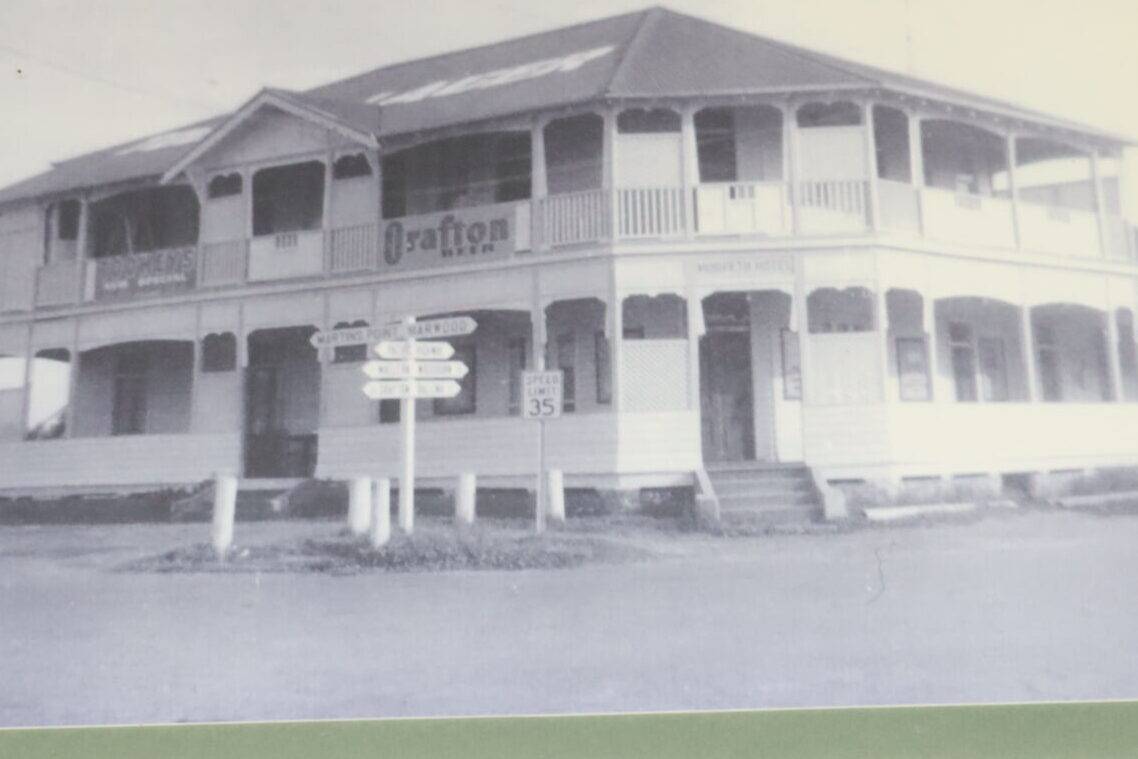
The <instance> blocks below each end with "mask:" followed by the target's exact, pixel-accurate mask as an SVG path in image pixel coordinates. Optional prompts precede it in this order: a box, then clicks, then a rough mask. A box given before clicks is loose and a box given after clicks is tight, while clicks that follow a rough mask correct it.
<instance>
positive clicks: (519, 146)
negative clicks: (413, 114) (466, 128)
mask: <svg viewBox="0 0 1138 759" xmlns="http://www.w3.org/2000/svg"><path fill="white" fill-rule="evenodd" d="M530 160H531V157H530V134H529V132H506V131H503V132H485V133H479V134H468V135H462V136H459V137H449V138H446V139H441V140H435V141H432V142H428V143H424V144H421V145H416V146H414V147H410V148H406V149H404V150H400V151H398V152H395V153H391V154H390V155H386V156H384V157H383V171H382V176H383V217H384V218H385V219H392V218H397V217H401V216H414V215H416V214H426V213H433V212H435V211H445V210H450V209H452V208H465V207H471V206H484V205H490V204H493V203H505V202H509V201H514V200H525V199H526V198H528V197H529V196H530V171H531V167H530Z"/></svg>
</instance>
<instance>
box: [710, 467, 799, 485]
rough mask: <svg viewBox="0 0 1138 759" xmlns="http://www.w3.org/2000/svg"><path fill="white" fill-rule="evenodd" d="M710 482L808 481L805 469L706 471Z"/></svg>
mask: <svg viewBox="0 0 1138 759" xmlns="http://www.w3.org/2000/svg"><path fill="white" fill-rule="evenodd" d="M707 476H708V477H710V478H711V481H712V482H731V481H734V480H763V481H767V482H785V481H791V482H793V481H797V480H805V481H807V482H809V481H810V472H808V471H807V470H806V469H723V470H710V469H709V470H708V471H707Z"/></svg>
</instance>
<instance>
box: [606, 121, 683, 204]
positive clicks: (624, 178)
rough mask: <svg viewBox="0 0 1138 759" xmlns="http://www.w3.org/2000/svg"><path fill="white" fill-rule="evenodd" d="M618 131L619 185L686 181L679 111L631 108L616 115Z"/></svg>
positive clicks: (667, 184)
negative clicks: (684, 178)
mask: <svg viewBox="0 0 1138 759" xmlns="http://www.w3.org/2000/svg"><path fill="white" fill-rule="evenodd" d="M616 131H617V134H616V139H617V148H616V153H617V155H618V156H620V158H619V159H618V161H617V185H618V186H619V187H627V188H634V187H635V188H676V187H679V186H680V185H682V184H683V160H682V154H681V144H682V141H681V139H680V114H679V113H677V112H676V111H673V110H671V109H670V108H628V109H625V110H623V111H621V112H620V113H619V114H618V115H617V120H616Z"/></svg>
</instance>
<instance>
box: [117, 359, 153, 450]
mask: <svg viewBox="0 0 1138 759" xmlns="http://www.w3.org/2000/svg"><path fill="white" fill-rule="evenodd" d="M145 429H146V354H145V353H142V352H141V351H130V352H123V353H120V354H119V355H118V357H117V360H116V362H115V379H114V408H113V410H112V416H111V434H112V435H137V434H139V433H142V432H144V431H145Z"/></svg>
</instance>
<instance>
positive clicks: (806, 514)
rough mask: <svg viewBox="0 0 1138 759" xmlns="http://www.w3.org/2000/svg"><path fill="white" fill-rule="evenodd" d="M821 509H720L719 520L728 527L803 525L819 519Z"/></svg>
mask: <svg viewBox="0 0 1138 759" xmlns="http://www.w3.org/2000/svg"><path fill="white" fill-rule="evenodd" d="M819 511H820V510H819V509H818V508H817V507H814V506H809V507H802V506H799V507H795V508H782V509H773V508H771V509H729V508H728V509H725V508H720V510H719V518H720V520H722V522H723V524H724V525H726V526H729V527H730V526H757V527H765V526H773V525H787V524H801V523H803V522H811V521H813V520H814V519H816V518H817V516H818V513H819Z"/></svg>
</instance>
